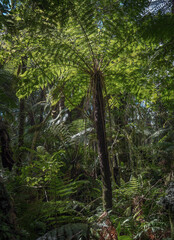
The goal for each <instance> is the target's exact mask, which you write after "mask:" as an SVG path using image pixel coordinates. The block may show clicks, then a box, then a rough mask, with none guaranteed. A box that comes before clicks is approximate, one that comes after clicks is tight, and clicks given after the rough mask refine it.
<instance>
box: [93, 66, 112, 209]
mask: <svg viewBox="0 0 174 240" xmlns="http://www.w3.org/2000/svg"><path fill="white" fill-rule="evenodd" d="M92 85H93V98H94V121H95V127H96V133H97V141H98V153H99V160H100V170H101V176H102V183H103V206H104V210H109V209H112V187H111V172H110V167H109V157H108V149H107V141H106V129H105V112H104V100H103V93H102V74H101V72H99V71H96V72H95V73H94V74H93V75H92Z"/></svg>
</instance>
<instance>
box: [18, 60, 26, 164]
mask: <svg viewBox="0 0 174 240" xmlns="http://www.w3.org/2000/svg"><path fill="white" fill-rule="evenodd" d="M26 67H27V66H26V57H24V58H23V59H22V64H21V65H20V66H19V68H18V72H17V75H20V74H23V73H24V72H25V71H26ZM24 130H25V99H24V98H23V99H20V102H19V132H18V134H19V135H18V148H20V147H22V146H23V145H24ZM21 162H22V151H21V150H19V157H18V165H19V166H20V165H21Z"/></svg>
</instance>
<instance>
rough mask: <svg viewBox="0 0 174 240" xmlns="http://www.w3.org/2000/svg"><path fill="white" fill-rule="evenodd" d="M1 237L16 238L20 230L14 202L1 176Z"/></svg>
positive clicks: (12, 239)
mask: <svg viewBox="0 0 174 240" xmlns="http://www.w3.org/2000/svg"><path fill="white" fill-rule="evenodd" d="M0 223H1V224H0V239H1V240H7V239H11V240H16V239H19V238H18V237H17V235H18V230H17V225H16V214H15V210H14V206H13V203H12V201H11V199H10V196H9V194H8V193H7V191H6V188H5V186H4V183H3V179H2V178H1V177H0Z"/></svg>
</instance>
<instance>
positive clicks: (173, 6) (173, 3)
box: [172, 0, 174, 14]
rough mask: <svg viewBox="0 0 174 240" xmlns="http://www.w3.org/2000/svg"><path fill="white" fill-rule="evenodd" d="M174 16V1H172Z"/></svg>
mask: <svg viewBox="0 0 174 240" xmlns="http://www.w3.org/2000/svg"><path fill="white" fill-rule="evenodd" d="M172 14H174V0H172Z"/></svg>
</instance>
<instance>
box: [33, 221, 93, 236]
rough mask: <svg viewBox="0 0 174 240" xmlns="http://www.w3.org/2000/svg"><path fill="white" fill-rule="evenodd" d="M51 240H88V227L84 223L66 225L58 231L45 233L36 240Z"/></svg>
mask: <svg viewBox="0 0 174 240" xmlns="http://www.w3.org/2000/svg"><path fill="white" fill-rule="evenodd" d="M44 239H45V240H47V239H49V240H53V239H61V240H65V239H66V240H67V239H69V240H70V239H74V240H82V239H83V240H85V239H86V240H87V239H89V229H88V225H87V224H84V223H74V224H67V225H64V226H62V227H60V228H58V229H54V230H52V231H50V232H48V233H46V234H45V235H44V236H43V237H40V238H38V239H37V240H44Z"/></svg>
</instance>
